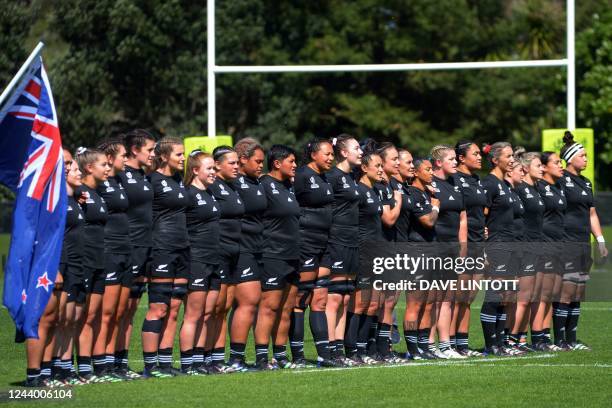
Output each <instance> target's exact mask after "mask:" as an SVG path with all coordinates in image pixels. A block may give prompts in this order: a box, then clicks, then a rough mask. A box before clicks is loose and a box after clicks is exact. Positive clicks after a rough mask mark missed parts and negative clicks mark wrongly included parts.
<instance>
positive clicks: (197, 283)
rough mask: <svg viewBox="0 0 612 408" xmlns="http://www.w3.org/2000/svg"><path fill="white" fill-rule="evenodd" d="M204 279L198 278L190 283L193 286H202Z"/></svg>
mask: <svg viewBox="0 0 612 408" xmlns="http://www.w3.org/2000/svg"><path fill="white" fill-rule="evenodd" d="M203 281H204V279H203V278H199V279H196V280H194V281H193V283H192V285H193V286H204V284H203V283H202V282H203Z"/></svg>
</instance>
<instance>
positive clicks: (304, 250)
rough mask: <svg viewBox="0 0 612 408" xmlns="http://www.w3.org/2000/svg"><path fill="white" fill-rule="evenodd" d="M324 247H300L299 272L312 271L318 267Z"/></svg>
mask: <svg viewBox="0 0 612 408" xmlns="http://www.w3.org/2000/svg"><path fill="white" fill-rule="evenodd" d="M324 254H325V248H322V249H321V248H313V247H308V246H301V247H300V272H312V271H316V270H318V269H319V265H320V264H321V260H322V259H323V255H324Z"/></svg>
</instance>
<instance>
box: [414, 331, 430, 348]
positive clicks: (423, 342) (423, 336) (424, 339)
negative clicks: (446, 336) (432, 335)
mask: <svg viewBox="0 0 612 408" xmlns="http://www.w3.org/2000/svg"><path fill="white" fill-rule="evenodd" d="M430 330H431V329H430V328H429V327H427V328H425V329H419V337H418V339H417V341H418V343H419V349H420V351H428V350H429V331H430Z"/></svg>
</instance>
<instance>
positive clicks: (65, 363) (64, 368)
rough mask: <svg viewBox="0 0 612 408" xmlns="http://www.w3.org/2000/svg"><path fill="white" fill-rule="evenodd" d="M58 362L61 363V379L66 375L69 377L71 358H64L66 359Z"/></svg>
mask: <svg viewBox="0 0 612 408" xmlns="http://www.w3.org/2000/svg"><path fill="white" fill-rule="evenodd" d="M60 363H61V365H62V373H61V377H62V378H63V379H66V378H68V377H70V374H71V371H70V370H71V368H72V360H69V359H66V360H60Z"/></svg>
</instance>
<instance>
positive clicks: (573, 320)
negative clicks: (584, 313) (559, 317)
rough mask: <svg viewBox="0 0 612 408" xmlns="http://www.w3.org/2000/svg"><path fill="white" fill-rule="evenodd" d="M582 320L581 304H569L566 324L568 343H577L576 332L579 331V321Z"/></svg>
mask: <svg viewBox="0 0 612 408" xmlns="http://www.w3.org/2000/svg"><path fill="white" fill-rule="evenodd" d="M579 318H580V302H572V303H570V304H569V311H568V315H567V321H566V323H565V339H566V341H567V342H568V343H576V342H577V340H576V339H577V337H576V331H577V329H578V319H579Z"/></svg>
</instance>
